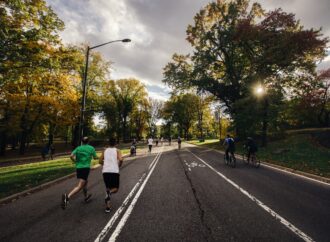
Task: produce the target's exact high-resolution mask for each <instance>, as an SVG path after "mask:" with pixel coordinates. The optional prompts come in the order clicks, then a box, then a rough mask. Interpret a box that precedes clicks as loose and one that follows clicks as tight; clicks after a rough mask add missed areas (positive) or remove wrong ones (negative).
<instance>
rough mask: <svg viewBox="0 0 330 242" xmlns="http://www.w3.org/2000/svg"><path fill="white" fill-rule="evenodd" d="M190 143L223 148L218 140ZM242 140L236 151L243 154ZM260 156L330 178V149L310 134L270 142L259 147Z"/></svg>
mask: <svg viewBox="0 0 330 242" xmlns="http://www.w3.org/2000/svg"><path fill="white" fill-rule="evenodd" d="M189 143H192V144H196V145H199V146H202V147H207V148H213V149H218V150H223V149H224V148H223V147H222V145H220V143H219V141H218V140H206V141H205V142H204V143H201V142H199V141H191V142H189ZM243 152H244V150H243V144H242V142H240V143H237V145H236V153H238V154H243ZM258 157H259V158H260V159H261V160H263V161H267V162H269V163H273V164H277V165H281V166H285V167H289V168H292V169H295V170H300V171H304V172H309V173H312V174H316V175H320V176H324V177H328V178H330V149H327V148H325V147H323V146H320V145H318V144H317V143H315V142H314V141H313V140H312V138H311V136H310V135H309V134H292V135H289V136H288V137H287V138H286V139H283V140H278V141H275V142H270V143H269V144H268V146H267V148H259V151H258Z"/></svg>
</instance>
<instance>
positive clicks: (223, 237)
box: [0, 145, 330, 241]
mask: <svg viewBox="0 0 330 242" xmlns="http://www.w3.org/2000/svg"><path fill="white" fill-rule="evenodd" d="M75 183H76V180H75V179H70V180H67V181H65V182H62V183H60V184H56V185H54V186H52V187H50V188H48V189H47V190H43V191H39V192H37V193H35V194H31V195H30V196H27V197H24V198H22V199H19V200H17V201H15V202H13V203H11V204H7V205H3V206H1V207H0V241H115V240H117V241H304V240H305V241H313V240H315V241H330V225H329V224H330V186H329V185H326V184H322V183H318V182H314V181H311V180H308V179H304V178H301V177H298V176H295V175H290V174H287V173H283V172H280V171H277V170H274V169H271V168H268V167H265V166H261V167H260V168H259V169H255V168H252V167H247V166H245V165H244V164H243V163H242V162H240V161H238V165H237V167H236V168H235V169H233V168H229V167H227V166H225V165H224V164H223V161H222V155H221V154H219V153H218V152H215V151H212V150H206V149H200V148H197V147H193V146H188V145H185V147H183V149H181V150H177V149H176V147H175V146H174V145H173V146H172V147H169V146H163V147H158V148H156V149H154V151H153V153H152V154H147V155H143V156H140V157H137V158H130V159H127V160H126V161H125V165H124V167H123V168H122V169H121V185H120V191H119V193H118V194H116V195H114V196H113V198H112V212H111V213H110V214H105V213H104V210H103V209H104V204H103V203H104V200H103V199H104V187H103V186H104V185H103V181H102V179H101V171H100V169H97V170H94V171H92V172H91V176H90V190H91V192H92V193H93V200H92V201H91V202H90V203H88V204H85V203H83V202H82V195H81V196H77V197H76V198H75V199H72V200H71V201H70V205H69V207H68V208H67V209H66V210H65V211H63V210H62V209H61V208H60V195H61V193H62V192H64V191H68V190H69V189H70V188H72V187H73V186H74V184H75Z"/></svg>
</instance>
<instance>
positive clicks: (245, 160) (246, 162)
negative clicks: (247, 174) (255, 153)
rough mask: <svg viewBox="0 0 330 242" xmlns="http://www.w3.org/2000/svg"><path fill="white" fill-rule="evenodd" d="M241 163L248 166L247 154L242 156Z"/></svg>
mask: <svg viewBox="0 0 330 242" xmlns="http://www.w3.org/2000/svg"><path fill="white" fill-rule="evenodd" d="M243 162H244V163H245V164H246V165H248V164H249V160H248V159H247V154H243Z"/></svg>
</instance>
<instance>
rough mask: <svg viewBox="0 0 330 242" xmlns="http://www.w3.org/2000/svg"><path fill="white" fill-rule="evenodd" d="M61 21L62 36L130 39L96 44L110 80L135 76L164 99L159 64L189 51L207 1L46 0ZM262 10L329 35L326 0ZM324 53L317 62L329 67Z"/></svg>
mask: <svg viewBox="0 0 330 242" xmlns="http://www.w3.org/2000/svg"><path fill="white" fill-rule="evenodd" d="M46 1H47V3H48V4H49V5H50V6H51V7H52V8H53V9H54V11H55V12H56V13H57V15H58V16H59V17H60V18H61V19H62V20H63V21H64V23H65V26H66V28H65V30H64V31H63V32H62V33H61V37H62V40H63V41H64V43H67V44H80V43H88V44H89V45H90V46H95V45H98V44H102V43H105V42H108V41H112V40H118V39H124V38H130V39H131V40H132V42H130V43H122V42H116V43H112V44H109V45H107V46H103V47H100V48H98V49H97V51H99V52H100V53H101V54H102V55H103V56H104V58H105V59H107V60H111V61H112V62H114V63H113V69H112V72H111V78H112V79H120V78H129V77H134V78H136V79H138V80H140V81H142V82H143V83H144V84H145V85H146V87H147V90H148V93H149V96H150V97H152V98H156V99H160V100H166V99H168V98H169V92H170V89H169V88H168V87H166V86H165V85H164V84H163V83H162V78H163V76H162V73H163V68H164V66H165V65H166V64H167V63H168V62H169V61H170V60H171V57H172V55H173V54H174V53H175V52H177V53H180V54H188V53H189V52H191V47H190V44H189V43H188V42H187V41H186V29H187V26H188V24H193V17H194V16H195V15H196V13H197V12H199V10H200V9H201V8H203V7H204V6H205V5H206V4H207V3H208V2H210V1H209V0H46ZM257 2H259V3H261V5H262V7H263V8H265V9H266V10H271V9H275V8H282V9H283V10H284V11H286V12H292V13H295V14H296V18H297V19H300V21H301V23H302V25H303V26H305V27H306V28H312V27H313V28H320V27H322V32H323V34H324V36H330V14H329V12H330V0H258V1H257ZM328 53H329V56H328V57H327V58H325V60H324V61H323V62H322V63H320V64H319V68H320V69H324V68H329V67H330V49H329V52H328Z"/></svg>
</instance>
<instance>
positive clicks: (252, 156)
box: [243, 152, 260, 168]
mask: <svg viewBox="0 0 330 242" xmlns="http://www.w3.org/2000/svg"><path fill="white" fill-rule="evenodd" d="M247 157H248V153H247V152H246V153H245V154H243V161H244V162H245V164H247V165H249V164H250V163H251V165H252V166H253V167H255V168H258V167H259V166H260V160H259V159H258V158H257V155H256V153H251V154H250V159H247Z"/></svg>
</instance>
